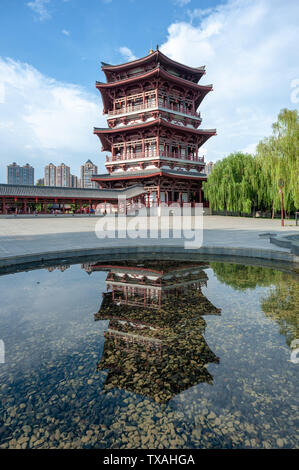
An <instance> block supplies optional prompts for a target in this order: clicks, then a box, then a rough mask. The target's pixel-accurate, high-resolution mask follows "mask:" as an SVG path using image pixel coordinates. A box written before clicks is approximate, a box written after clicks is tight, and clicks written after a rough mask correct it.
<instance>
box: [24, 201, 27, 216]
mask: <svg viewBox="0 0 299 470" xmlns="http://www.w3.org/2000/svg"><path fill="white" fill-rule="evenodd" d="M24 214H27V199H24Z"/></svg>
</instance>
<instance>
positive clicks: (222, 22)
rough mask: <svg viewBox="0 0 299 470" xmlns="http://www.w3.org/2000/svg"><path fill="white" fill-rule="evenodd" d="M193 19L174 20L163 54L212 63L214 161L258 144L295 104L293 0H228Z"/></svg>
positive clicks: (207, 123)
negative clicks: (293, 94)
mask: <svg viewBox="0 0 299 470" xmlns="http://www.w3.org/2000/svg"><path fill="white" fill-rule="evenodd" d="M189 16H190V21H189V22H179V23H173V24H171V25H170V26H169V28H168V38H167V41H166V42H165V43H164V44H163V45H162V46H161V47H160V49H161V50H162V52H163V53H165V54H166V55H168V56H170V57H172V58H173V59H175V60H177V61H179V62H182V63H186V64H188V65H190V66H194V67H197V66H200V65H206V72H207V74H206V76H204V77H203V78H202V80H201V82H200V83H202V84H204V83H211V82H212V83H213V85H214V91H213V92H211V93H210V94H208V95H207V97H206V98H205V100H204V101H203V103H202V105H201V107H200V111H201V113H202V118H203V127H206V128H214V127H216V128H217V134H218V136H217V137H213V138H211V140H210V141H208V142H207V144H206V146H207V150H208V159H209V160H211V159H212V160H216V159H218V158H222V157H223V156H224V155H227V154H228V153H229V152H231V151H235V150H242V149H254V148H255V145H256V143H257V142H258V141H259V140H260V139H262V138H263V137H264V136H266V135H269V134H270V133H271V124H272V122H274V121H275V120H276V117H277V114H278V112H279V111H280V109H281V108H283V107H289V108H291V109H293V108H294V104H293V103H292V101H291V93H292V89H291V88H290V83H291V82H292V80H294V79H296V78H299V67H298V60H297V57H298V50H297V49H298V42H299V30H298V24H297V18H298V16H299V3H298V2H296V1H294V0H286V1H284V2H281V1H280V0H229V1H228V2H227V3H226V4H222V5H219V6H217V7H216V8H215V9H208V10H199V9H195V10H194V11H193V12H190V13H189Z"/></svg>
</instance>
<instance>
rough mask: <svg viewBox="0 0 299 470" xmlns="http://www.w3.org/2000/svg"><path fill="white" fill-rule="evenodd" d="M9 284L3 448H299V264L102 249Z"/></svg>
mask: <svg viewBox="0 0 299 470" xmlns="http://www.w3.org/2000/svg"><path fill="white" fill-rule="evenodd" d="M0 287H1V306H0V339H2V340H3V341H4V344H5V363H4V364H0V384H1V385H0V390H1V397H0V398H1V401H0V447H1V448H159V449H160V448H164V449H167V448H172V449H176V448H177V449H182V448H277V447H278V448H295V447H298V435H297V432H296V429H298V422H297V417H298V367H299V364H298V363H296V361H294V360H291V358H292V357H293V359H294V356H291V353H292V351H293V350H294V348H295V346H296V339H298V338H299V331H298V329H299V322H298V318H299V311H298V309H299V307H298V306H299V283H298V277H296V274H294V273H289V274H288V273H285V272H281V271H279V270H275V269H269V268H262V267H258V266H244V265H238V264H229V263H219V262H211V263H208V262H197V261H196V262H188V261H175V260H163V259H160V260H158V261H155V260H141V259H140V260H137V261H135V262H134V261H127V262H126V261H119V262H114V261H113V262H111V263H110V264H108V263H107V261H104V262H103V261H101V260H98V261H93V262H86V263H83V264H77V265H71V266H68V265H61V264H60V265H57V266H53V267H44V268H42V269H37V270H36V269H35V270H31V271H27V272H17V273H15V274H7V275H2V276H1V277H0Z"/></svg>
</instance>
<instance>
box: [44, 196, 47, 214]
mask: <svg viewBox="0 0 299 470" xmlns="http://www.w3.org/2000/svg"><path fill="white" fill-rule="evenodd" d="M46 213H47V200H46V199H45V200H44V214H46Z"/></svg>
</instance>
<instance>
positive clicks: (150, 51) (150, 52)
mask: <svg viewBox="0 0 299 470" xmlns="http://www.w3.org/2000/svg"><path fill="white" fill-rule="evenodd" d="M153 52H154V50H153V43H152V41H151V48H150V50H149V54H152V53H153Z"/></svg>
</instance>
